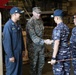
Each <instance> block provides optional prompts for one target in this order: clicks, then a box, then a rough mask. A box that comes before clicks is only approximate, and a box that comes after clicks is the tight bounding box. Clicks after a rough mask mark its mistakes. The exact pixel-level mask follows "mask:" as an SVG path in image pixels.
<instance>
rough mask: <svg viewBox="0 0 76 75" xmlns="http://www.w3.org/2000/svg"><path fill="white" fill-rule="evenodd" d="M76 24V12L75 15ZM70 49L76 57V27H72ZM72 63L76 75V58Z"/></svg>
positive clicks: (75, 21)
mask: <svg viewBox="0 0 76 75" xmlns="http://www.w3.org/2000/svg"><path fill="white" fill-rule="evenodd" d="M73 19H74V24H75V25H76V14H74V16H73ZM70 50H71V53H72V55H71V56H72V59H74V58H76V27H74V28H73V29H72V35H71V38H70ZM72 65H73V68H74V75H76V60H72Z"/></svg>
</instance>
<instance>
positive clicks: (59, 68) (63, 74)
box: [53, 61, 70, 75]
mask: <svg viewBox="0 0 76 75" xmlns="http://www.w3.org/2000/svg"><path fill="white" fill-rule="evenodd" d="M53 73H54V75H70V62H69V61H65V62H57V63H56V64H55V65H53Z"/></svg>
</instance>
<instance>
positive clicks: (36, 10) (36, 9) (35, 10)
mask: <svg viewBox="0 0 76 75" xmlns="http://www.w3.org/2000/svg"><path fill="white" fill-rule="evenodd" d="M32 11H34V12H36V13H38V14H41V10H40V7H34V8H33V9H32Z"/></svg>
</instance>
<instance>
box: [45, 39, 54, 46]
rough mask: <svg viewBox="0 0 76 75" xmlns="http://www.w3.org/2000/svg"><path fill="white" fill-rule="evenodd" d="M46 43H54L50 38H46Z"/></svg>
mask: <svg viewBox="0 0 76 75" xmlns="http://www.w3.org/2000/svg"><path fill="white" fill-rule="evenodd" d="M44 43H45V44H47V45H48V44H52V43H53V40H50V39H46V40H44Z"/></svg>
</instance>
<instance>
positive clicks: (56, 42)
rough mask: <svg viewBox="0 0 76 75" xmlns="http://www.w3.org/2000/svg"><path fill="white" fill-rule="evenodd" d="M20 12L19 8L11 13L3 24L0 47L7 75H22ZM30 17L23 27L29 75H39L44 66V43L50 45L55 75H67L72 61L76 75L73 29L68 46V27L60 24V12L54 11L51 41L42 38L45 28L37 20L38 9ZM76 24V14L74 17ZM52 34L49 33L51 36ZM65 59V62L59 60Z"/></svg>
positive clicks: (12, 9)
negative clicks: (0, 45) (1, 47)
mask: <svg viewBox="0 0 76 75" xmlns="http://www.w3.org/2000/svg"><path fill="white" fill-rule="evenodd" d="M21 13H23V11H22V10H21V9H19V8H18V7H13V8H11V10H10V15H11V18H10V19H9V20H8V21H7V22H6V24H5V25H4V29H3V47H4V51H5V64H6V75H22V56H24V53H25V52H24V50H25V46H24V41H23V36H22V29H21V25H20V24H19V20H20V16H21ZM32 14H33V16H32V17H31V18H30V19H29V20H28V22H27V24H26V44H27V50H28V56H29V62H30V75H42V69H43V66H44V63H45V55H44V49H45V44H47V45H48V44H53V54H52V58H51V61H50V63H51V65H53V73H54V75H70V70H71V68H70V65H71V64H70V61H69V60H67V59H70V58H72V64H73V67H74V75H76V65H75V64H76V60H75V58H76V32H75V31H76V27H74V28H73V30H72V35H71V37H70V44H68V43H69V40H68V36H69V28H68V26H67V25H66V24H64V23H63V11H62V10H60V9H57V10H55V11H54V14H53V16H54V21H55V23H56V24H57V26H56V27H55V28H54V29H53V33H52V40H50V39H43V35H44V26H43V21H42V19H41V18H40V15H41V10H40V8H39V7H34V8H33V9H32ZM73 21H74V24H75V25H76V14H74V16H73ZM50 35H51V34H50ZM62 60H64V61H62Z"/></svg>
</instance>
